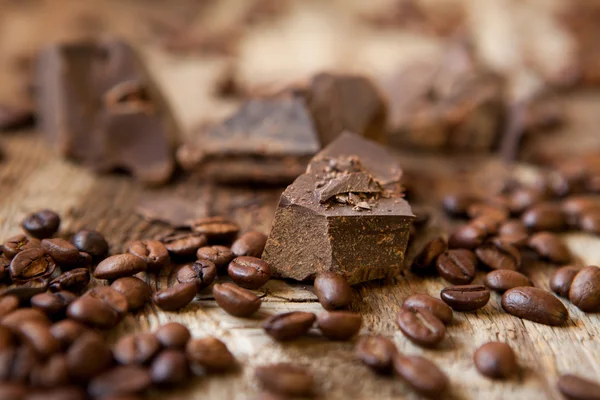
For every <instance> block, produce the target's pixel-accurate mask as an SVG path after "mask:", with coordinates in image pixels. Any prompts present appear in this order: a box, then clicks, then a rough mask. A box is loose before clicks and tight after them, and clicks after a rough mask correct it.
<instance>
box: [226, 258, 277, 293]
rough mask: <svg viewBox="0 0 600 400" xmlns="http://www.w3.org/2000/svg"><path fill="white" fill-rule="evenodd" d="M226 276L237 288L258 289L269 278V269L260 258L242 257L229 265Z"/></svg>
mask: <svg viewBox="0 0 600 400" xmlns="http://www.w3.org/2000/svg"><path fill="white" fill-rule="evenodd" d="M227 274H228V275H229V277H230V278H231V280H232V281H234V282H235V283H236V284H238V286H241V287H243V288H245V289H258V288H260V287H261V286H262V285H264V284H265V283H267V281H268V280H269V279H270V278H271V268H270V267H269V264H268V263H267V262H266V261H264V260H261V259H260V258H256V257H248V256H242V257H236V258H234V259H233V260H232V261H231V262H230V263H229V266H228V267H227Z"/></svg>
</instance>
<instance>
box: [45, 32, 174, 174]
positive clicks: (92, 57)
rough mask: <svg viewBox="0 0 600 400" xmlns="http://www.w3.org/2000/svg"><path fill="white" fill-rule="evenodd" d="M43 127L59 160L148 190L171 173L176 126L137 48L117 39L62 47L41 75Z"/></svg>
mask: <svg viewBox="0 0 600 400" xmlns="http://www.w3.org/2000/svg"><path fill="white" fill-rule="evenodd" d="M36 79H37V82H36V94H37V107H38V112H39V118H40V127H41V129H42V130H43V131H44V134H45V135H46V138H47V140H48V141H49V142H50V144H51V145H52V146H54V147H55V148H56V149H57V150H59V151H60V153H61V154H62V155H63V156H65V157H68V158H71V159H73V160H76V161H78V162H81V163H82V164H84V165H86V166H88V167H90V168H91V169H93V170H95V171H99V172H108V171H112V170H126V171H128V172H130V173H131V174H132V175H134V176H135V177H136V178H137V179H139V180H140V181H142V182H145V183H148V184H160V183H164V182H166V181H167V180H168V179H169V178H170V177H171V174H172V173H173V169H174V159H173V154H172V153H173V145H174V129H173V128H174V124H173V121H172V120H171V119H170V114H169V113H168V109H167V106H166V104H165V102H164V101H162V99H161V97H160V95H159V93H158V92H157V91H156V89H155V88H154V87H153V86H152V82H151V81H150V78H149V76H148V75H147V73H146V72H145V71H144V70H143V67H142V65H141V61H140V59H139V58H138V56H137V55H136V54H135V52H134V51H133V49H132V48H131V47H130V46H129V45H128V44H126V43H125V42H122V41H119V40H106V41H96V42H80V43H68V44H58V45H52V46H49V47H47V48H46V49H44V50H43V51H42V53H41V54H40V56H39V59H38V63H37V72H36Z"/></svg>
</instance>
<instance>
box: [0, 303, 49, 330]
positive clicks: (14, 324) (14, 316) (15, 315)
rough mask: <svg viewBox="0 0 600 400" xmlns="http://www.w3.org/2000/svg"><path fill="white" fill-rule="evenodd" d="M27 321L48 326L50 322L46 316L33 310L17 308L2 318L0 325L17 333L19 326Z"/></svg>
mask: <svg viewBox="0 0 600 400" xmlns="http://www.w3.org/2000/svg"><path fill="white" fill-rule="evenodd" d="M27 321H35V322H40V323H44V324H46V325H50V320H49V319H48V317H47V316H46V314H44V313H43V312H42V311H40V310H36V309H35V308H19V309H18V310H15V311H13V312H11V313H10V314H8V315H6V316H5V317H4V318H2V320H1V321H0V324H2V325H4V326H6V327H9V328H11V329H13V330H15V331H17V330H18V329H19V326H21V325H23V324H24V323H25V322H27Z"/></svg>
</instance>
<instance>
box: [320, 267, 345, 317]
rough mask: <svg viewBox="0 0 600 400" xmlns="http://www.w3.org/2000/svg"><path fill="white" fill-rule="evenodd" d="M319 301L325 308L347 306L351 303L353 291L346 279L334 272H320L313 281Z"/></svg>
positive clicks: (334, 308) (333, 308)
mask: <svg viewBox="0 0 600 400" xmlns="http://www.w3.org/2000/svg"><path fill="white" fill-rule="evenodd" d="M314 290H315V294H316V295H317V298H318V299H319V303H321V305H322V306H323V308H324V309H326V310H337V309H342V308H347V307H349V306H350V304H351V303H352V299H353V297H354V292H353V290H352V287H351V286H350V285H349V284H348V281H347V280H346V279H344V278H343V277H342V276H341V275H338V274H336V273H335V272H320V273H318V274H317V277H316V278H315V282H314Z"/></svg>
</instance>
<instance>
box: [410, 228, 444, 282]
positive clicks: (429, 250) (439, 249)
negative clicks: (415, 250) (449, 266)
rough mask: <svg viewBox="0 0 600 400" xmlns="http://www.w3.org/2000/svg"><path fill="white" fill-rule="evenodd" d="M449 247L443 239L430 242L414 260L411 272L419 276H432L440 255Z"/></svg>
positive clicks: (439, 238)
mask: <svg viewBox="0 0 600 400" xmlns="http://www.w3.org/2000/svg"><path fill="white" fill-rule="evenodd" d="M447 248H448V245H447V244H446V241H445V240H444V239H443V238H441V237H438V238H435V239H432V240H431V241H429V242H428V243H427V244H426V245H425V246H424V247H423V249H422V250H421V252H420V253H419V254H417V256H416V257H415V259H414V260H413V263H412V265H411V270H412V271H413V272H414V273H416V274H419V275H426V274H430V273H432V272H433V271H435V262H436V260H437V258H438V256H439V255H440V254H442V253H443V252H444V251H446V249H447Z"/></svg>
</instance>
